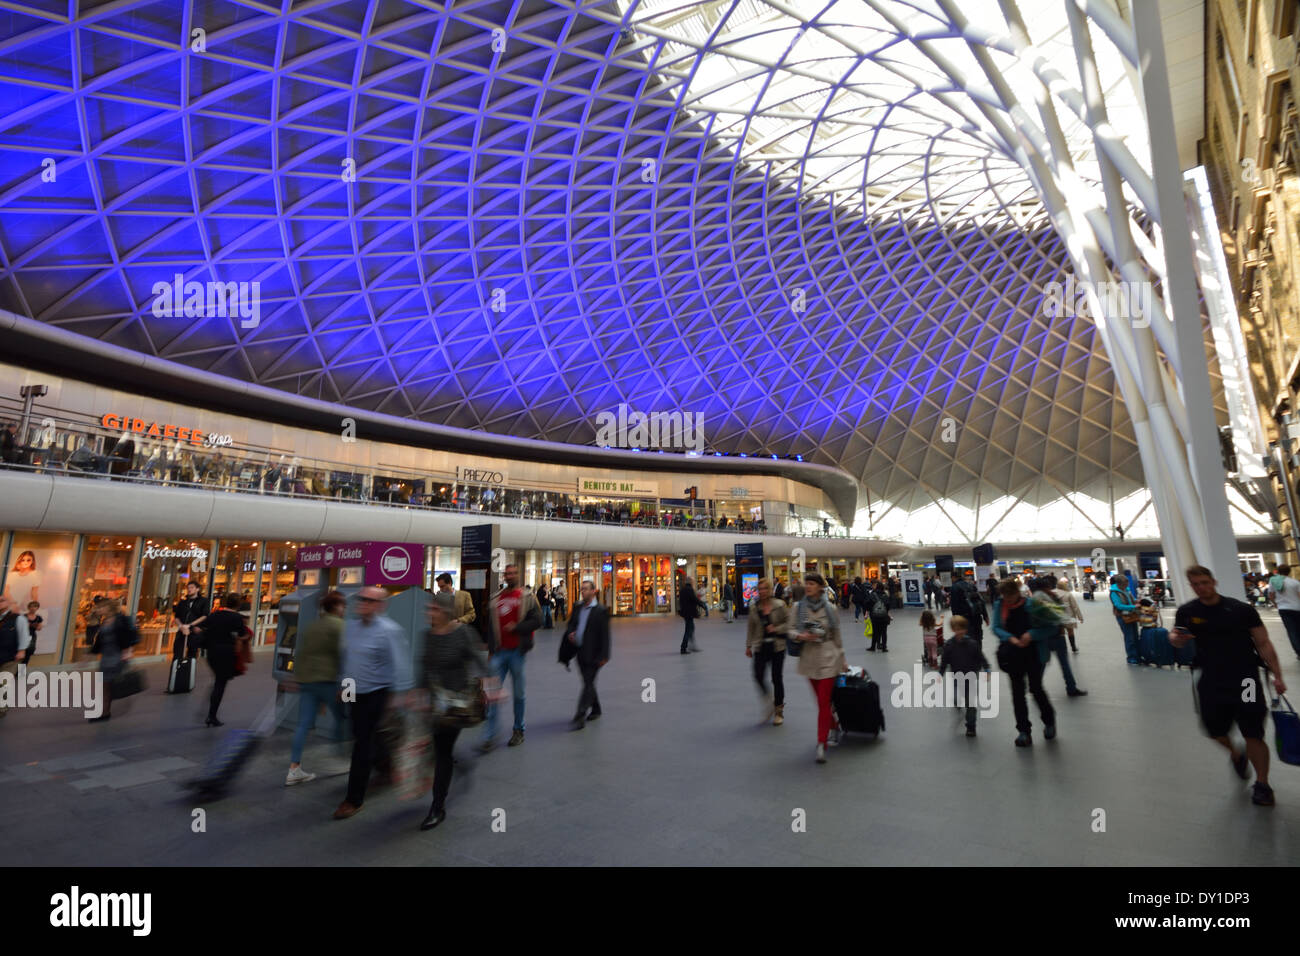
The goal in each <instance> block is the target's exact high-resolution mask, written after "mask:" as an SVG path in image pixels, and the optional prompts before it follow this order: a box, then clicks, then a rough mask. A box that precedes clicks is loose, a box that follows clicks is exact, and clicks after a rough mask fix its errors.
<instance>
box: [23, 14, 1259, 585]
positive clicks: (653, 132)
mask: <svg viewBox="0 0 1300 956" xmlns="http://www.w3.org/2000/svg"><path fill="white" fill-rule="evenodd" d="M1161 14H1164V15H1165V16H1166V17H1167V18H1170V17H1174V16H1179V15H1181V16H1192V17H1195V18H1199V17H1200V7H1199V4H1196V3H1188V2H1186V0H1178V2H1164V0H1162V2H1160V3H1156V2H1154V0H1153V2H1152V3H1150V4H1145V5H1139V6H1138V8H1137V9H1136V10H1135V11H1130V10H1128V9H1127V6H1125V7H1122V8H1121V7H1117V6H1116V5H1115V3H1114V0H1070V2H1067V0H1050V2H1048V0H1043V2H1035V3H1032V4H1029V3H1026V4H1022V5H1017V4H1015V3H1011V2H1005V3H997V2H995V0H979V2H967V0H962V2H957V0H839V2H835V0H819V2H806V3H805V2H802V0H801V2H800V3H799V4H791V3H781V2H777V0H710V2H674V0H639V2H633V0H599V2H558V0H557V2H543V0H520V2H477V3H475V2H469V3H456V4H455V5H453V6H451V7H449V8H444V7H441V6H433V5H419V4H408V3H406V2H404V0H373V2H358V0H343V2H329V0H317V2H309V3H297V4H290V5H286V6H285V7H284V8H283V9H282V8H280V7H267V6H264V5H260V4H257V3H251V2H250V3H244V4H235V3H229V4H226V3H208V2H201V0H163V2H154V3H151V2H144V0H140V2H132V0H121V2H117V3H112V4H107V5H103V6H97V7H96V6H90V5H89V4H81V5H77V4H75V3H74V5H73V6H72V8H71V10H69V8H68V7H66V6H57V7H56V6H51V5H42V4H40V3H38V2H36V0H31V2H21V0H15V2H11V3H8V4H5V5H4V7H3V9H0V94H3V95H4V97H5V101H6V104H7V109H6V112H5V114H4V115H3V116H0V306H3V307H4V308H7V309H9V310H10V311H12V312H13V313H15V314H17V315H18V316H19V317H20V318H19V319H17V320H15V324H14V325H13V327H12V328H13V329H14V330H15V331H21V330H22V329H23V328H27V329H29V330H30V328H31V327H32V326H34V325H44V326H56V327H58V328H60V329H62V330H67V331H72V332H76V333H78V334H80V335H82V336H85V337H86V340H87V346H86V347H87V350H88V351H93V343H94V341H95V340H102V341H105V342H109V343H112V344H115V345H119V346H125V347H127V348H131V349H134V350H136V351H139V352H142V353H145V354H147V355H150V356H155V357H159V358H164V359H168V360H170V361H173V362H179V363H183V364H185V365H188V366H191V367H194V368H198V369H201V370H203V371H205V372H208V373H210V374H212V375H213V376H214V380H219V379H220V378H222V377H224V378H229V379H235V380H240V381H252V382H255V383H258V384H261V385H266V386H270V387H273V388H278V389H282V390H284V391H287V392H291V393H294V394H296V395H302V396H310V397H313V398H320V399H322V400H326V401H333V402H340V403H344V404H347V405H351V406H353V407H356V408H362V409H370V410H375V411H379V412H386V413H390V414H394V415H399V416H404V417H410V418H417V419H421V420H426V421H432V422H437V423H439V424H445V425H453V426H460V427H466V428H473V429H481V430H486V431H495V432H500V433H506V434H512V435H517V436H522V437H537V438H546V439H551V440H558V441H570V442H576V443H589V442H591V441H592V439H593V436H594V431H595V424H594V422H595V415H596V414H597V413H598V412H600V411H604V410H608V409H611V408H613V407H615V406H617V405H618V404H621V403H626V404H628V405H630V406H632V407H635V408H640V409H643V410H646V411H650V410H655V409H687V410H697V411H701V412H703V413H704V414H705V416H706V418H705V421H706V432H707V435H708V444H709V447H710V449H712V450H722V451H727V452H732V453H737V452H742V451H745V452H748V453H749V454H763V455H766V454H773V455H786V454H795V453H799V454H802V455H803V456H804V457H805V458H809V459H811V460H815V461H822V462H826V463H833V464H838V465H840V466H842V467H844V468H845V469H846V470H848V471H849V472H851V473H852V474H853V475H855V476H856V477H858V478H859V479H860V480H861V482H862V483H863V485H864V486H865V488H866V490H867V492H868V494H869V495H870V496H871V497H872V499H873V500H874V501H876V502H882V501H883V502H886V503H888V506H890V507H898V508H902V509H903V510H911V509H913V508H915V507H918V506H922V505H928V504H930V503H937V504H938V506H939V507H941V508H942V507H945V505H947V504H949V503H951V504H953V505H955V506H960V507H961V508H963V509H973V510H974V511H975V513H976V514H977V515H978V513H979V510H980V508H981V506H982V504H983V505H986V506H987V505H990V504H992V503H993V502H997V501H1001V500H1005V499H1007V498H1008V497H1010V498H1012V499H1015V500H1022V501H1026V502H1033V503H1036V504H1046V503H1050V502H1053V501H1057V500H1060V499H1061V498H1062V497H1063V496H1067V495H1075V494H1083V495H1090V496H1091V497H1093V498H1095V499H1106V498H1107V497H1108V496H1111V497H1113V496H1116V495H1119V496H1122V495H1125V494H1129V493H1131V492H1133V491H1134V490H1136V489H1137V488H1140V487H1141V486H1142V485H1143V484H1147V483H1149V484H1150V486H1151V488H1152V490H1153V494H1154V495H1155V498H1156V508H1157V510H1158V512H1159V515H1160V520H1161V528H1162V531H1163V534H1164V537H1165V542H1166V552H1167V554H1168V555H1169V556H1170V558H1171V561H1172V562H1173V564H1174V567H1175V569H1177V568H1179V567H1181V566H1182V564H1184V563H1186V562H1187V561H1189V560H1191V559H1192V558H1197V559H1199V560H1202V561H1204V562H1205V563H1209V564H1211V566H1213V567H1216V568H1219V569H1220V570H1221V571H1222V572H1224V577H1225V585H1226V582H1228V581H1229V580H1230V579H1233V578H1235V575H1230V574H1227V573H1226V571H1227V570H1228V569H1230V568H1235V557H1234V556H1233V554H1232V553H1231V552H1232V546H1231V531H1230V529H1228V530H1227V531H1226V533H1225V528H1227V509H1226V504H1225V502H1224V499H1223V490H1222V483H1223V471H1222V468H1221V467H1219V465H1218V458H1217V456H1218V444H1217V436H1216V435H1215V434H1214V432H1213V429H1214V427H1215V424H1216V421H1217V420H1218V419H1219V418H1224V417H1225V414H1226V413H1225V410H1224V404H1225V403H1224V401H1223V396H1222V386H1221V383H1220V378H1219V376H1218V374H1217V368H1211V369H1209V370H1207V362H1206V355H1207V346H1206V342H1205V339H1204V337H1203V335H1202V334H1201V325H1200V313H1199V311H1198V310H1199V303H1198V302H1197V299H1196V290H1195V286H1194V285H1193V284H1192V283H1194V282H1195V281H1196V279H1195V272H1194V271H1193V270H1194V267H1193V265H1192V262H1191V258H1190V251H1189V249H1188V247H1187V240H1186V220H1185V216H1183V215H1182V213H1181V211H1177V214H1176V215H1174V216H1172V217H1169V216H1164V215H1162V210H1167V209H1171V208H1174V205H1177V204H1178V203H1180V202H1181V195H1182V193H1181V188H1182V186H1181V180H1182V177H1181V171H1180V169H1179V164H1178V161H1177V157H1176V156H1175V155H1174V154H1173V151H1174V149H1175V145H1176V142H1177V136H1178V135H1183V134H1182V133H1181V132H1179V133H1176V132H1175V131H1174V129H1173V128H1172V123H1171V121H1170V120H1169V115H1168V108H1167V107H1166V106H1165V105H1163V104H1161V102H1160V99H1161V97H1162V96H1163V97H1165V98H1167V97H1168V87H1167V82H1166V79H1165V65H1164V61H1163V44H1162V41H1161V37H1160V24H1159V22H1158V20H1157V17H1158V16H1159V15H1161ZM196 29H201V30H203V31H204V33H203V37H204V42H203V44H202V46H203V49H201V50H200V49H196V41H195V40H194V39H193V38H194V36H195V34H194V31H195V30H196ZM1148 116H1150V121H1148ZM1148 127H1150V128H1151V129H1153V130H1155V131H1156V135H1154V136H1152V137H1150V138H1148V136H1147V129H1148ZM1153 144H1154V147H1155V149H1154V151H1153V148H1152V146H1153ZM46 160H50V161H51V163H52V165H53V168H54V169H55V170H56V171H57V174H58V175H57V178H56V179H55V180H54V181H52V182H50V181H45V179H43V177H42V176H41V172H42V169H43V168H44V164H45V161H46ZM349 162H351V163H352V164H353V168H354V169H355V173H356V175H355V177H354V178H353V179H348V178H347V176H340V167H341V166H342V167H343V168H344V169H345V170H346V169H347V168H348V167H347V165H346V164H347V163H349ZM1170 190H1174V191H1175V192H1176V193H1177V196H1178V198H1177V199H1175V196H1174V192H1170ZM175 273H181V274H183V276H184V277H185V278H186V279H198V280H200V281H258V282H260V283H261V289H262V293H261V294H262V301H263V318H262V321H261V323H260V324H259V325H258V326H257V327H256V328H251V329H246V328H242V327H241V326H240V324H239V322H238V320H232V319H228V318H219V319H209V320H206V321H200V322H187V323H178V322H176V321H175V320H173V319H170V318H165V317H159V316H157V315H155V314H153V312H152V311H151V308H150V304H151V290H152V289H153V288H154V287H155V284H156V283H157V282H158V281H159V280H163V281H166V280H170V279H171V278H172V276H173V274H175ZM1067 274H1072V275H1073V276H1074V277H1075V278H1076V279H1077V280H1079V281H1087V282H1092V283H1097V282H1102V281H1107V280H1111V279H1122V280H1124V281H1138V282H1147V281H1149V280H1154V281H1155V283H1156V290H1157V293H1156V295H1155V297H1154V298H1153V300H1152V305H1153V308H1152V309H1151V310H1150V311H1151V315H1150V316H1149V317H1148V318H1149V319H1150V326H1149V327H1142V325H1143V323H1142V322H1138V323H1132V322H1125V321H1116V319H1115V317H1114V316H1113V315H1106V314H1105V306H1106V305H1107V303H1105V302H1101V301H1095V300H1094V301H1092V302H1091V305H1092V309H1093V312H1094V314H1100V315H1101V316H1102V317H1101V318H1100V319H1099V320H1097V321H1094V320H1092V319H1091V318H1088V317H1086V316H1055V317H1054V316H1051V315H1049V314H1047V312H1046V311H1045V307H1044V301H1045V289H1047V288H1048V287H1049V284H1050V283H1053V282H1060V281H1063V280H1064V278H1065V276H1066V275H1067ZM1169 275H1172V276H1176V277H1182V278H1181V279H1180V281H1177V282H1174V283H1166V282H1164V277H1165V276H1169ZM1161 289H1170V290H1173V291H1174V292H1176V293H1177V294H1175V295H1165V296H1162V295H1160V294H1159V290H1161ZM1189 296H1190V299H1189V298H1188V297H1189ZM1176 328H1177V329H1178V331H1179V334H1175V329H1176ZM1117 395H1122V396H1123V398H1124V403H1123V404H1121V403H1120V402H1118V401H1116V397H1117ZM1126 408H1127V410H1128V411H1127V414H1126V412H1125V409H1126ZM1207 429H1208V432H1207V431H1206V430H1207ZM949 438H951V440H948V439H949ZM1211 459H1212V460H1211ZM1178 505H1181V507H1179V506H1178ZM1226 586H1230V585H1226Z"/></svg>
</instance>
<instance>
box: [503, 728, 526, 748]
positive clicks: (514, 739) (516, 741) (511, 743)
mask: <svg viewBox="0 0 1300 956" xmlns="http://www.w3.org/2000/svg"><path fill="white" fill-rule="evenodd" d="M523 742H524V732H523V731H522V730H516V731H515V732H514V733H513V734H511V735H510V739H509V740H508V741H507V742H506V746H507V747H518V746H519V745H520V744H522V743H523Z"/></svg>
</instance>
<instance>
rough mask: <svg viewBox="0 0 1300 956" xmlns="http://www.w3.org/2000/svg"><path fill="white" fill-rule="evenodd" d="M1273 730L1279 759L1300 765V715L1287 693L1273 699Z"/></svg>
mask: <svg viewBox="0 0 1300 956" xmlns="http://www.w3.org/2000/svg"><path fill="white" fill-rule="evenodd" d="M1273 731H1274V740H1273V743H1274V745H1275V746H1276V747H1277V759H1278V760H1281V761H1282V762H1283V763H1289V764H1295V765H1297V766H1300V716H1297V714H1296V712H1295V708H1294V707H1292V706H1291V702H1290V701H1289V700H1287V699H1286V696H1285V695H1283V696H1282V697H1281V699H1280V700H1274V701H1273Z"/></svg>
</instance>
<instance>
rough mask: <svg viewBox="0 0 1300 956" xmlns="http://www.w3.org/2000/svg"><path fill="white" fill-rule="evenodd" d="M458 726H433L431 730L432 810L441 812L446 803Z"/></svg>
mask: <svg viewBox="0 0 1300 956" xmlns="http://www.w3.org/2000/svg"><path fill="white" fill-rule="evenodd" d="M459 736H460V728H459V727H435V728H434V730H433V812H434V813H441V812H442V810H443V809H444V808H445V807H446V805H447V791H448V790H449V789H450V788H451V775H452V771H453V769H454V767H455V761H454V760H453V759H452V751H453V750H455V749H456V738H457V737H459Z"/></svg>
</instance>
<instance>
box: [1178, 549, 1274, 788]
mask: <svg viewBox="0 0 1300 956" xmlns="http://www.w3.org/2000/svg"><path fill="white" fill-rule="evenodd" d="M1187 583H1188V584H1189V585H1191V588H1192V590H1193V591H1194V592H1196V600H1194V601H1188V602H1187V603H1186V604H1184V605H1183V606H1182V607H1180V608H1179V609H1178V611H1177V613H1176V614H1175V615H1174V627H1173V630H1171V631H1170V632H1169V643H1171V644H1173V645H1174V646H1175V647H1182V646H1184V645H1185V644H1186V643H1187V642H1188V641H1189V640H1191V639H1192V638H1195V639H1196V658H1197V666H1199V667H1200V668H1201V679H1200V680H1199V681H1198V682H1197V685H1196V693H1197V698H1198V699H1199V701H1200V706H1201V722H1202V723H1203V724H1204V725H1205V732H1206V733H1207V734H1209V735H1210V736H1211V737H1213V738H1214V739H1215V740H1216V741H1217V742H1218V743H1220V744H1222V745H1223V746H1224V747H1226V748H1227V749H1228V753H1229V754H1231V759H1232V768H1233V769H1234V770H1235V771H1236V772H1237V776H1239V777H1241V779H1242V780H1246V779H1248V778H1249V776H1250V771H1249V769H1248V767H1247V763H1248V762H1249V764H1250V765H1253V766H1254V768H1255V786H1254V792H1253V793H1252V794H1251V798H1250V799H1251V802H1252V803H1254V804H1257V805H1259V806H1261V807H1271V806H1272V805H1273V790H1272V788H1271V787H1270V786H1269V785H1268V746H1267V745H1266V744H1265V743H1264V718H1265V716H1266V715H1267V714H1268V706H1267V705H1266V704H1265V703H1264V699H1263V695H1264V688H1262V687H1261V686H1260V683H1259V668H1260V661H1261V659H1262V661H1263V663H1264V665H1265V666H1267V667H1268V669H1269V671H1270V672H1271V673H1272V675H1273V687H1274V690H1275V691H1276V692H1277V693H1278V694H1285V693H1286V684H1285V683H1284V682H1283V681H1282V667H1281V665H1280V664H1278V660H1277V651H1275V650H1274V649H1273V644H1272V642H1271V641H1269V639H1268V632H1267V631H1266V630H1265V629H1264V622H1263V621H1261V620H1260V619H1259V612H1258V611H1256V610H1255V609H1254V608H1253V607H1251V606H1250V605H1249V604H1247V603H1245V602H1244V601H1238V600H1237V599H1236V598H1230V597H1224V596H1223V595H1221V594H1220V593H1219V592H1218V589H1217V587H1216V585H1217V584H1218V582H1217V581H1215V580H1214V575H1213V574H1212V573H1211V572H1210V570H1209V568H1204V567H1201V566H1200V565H1192V566H1191V567H1189V568H1188V569H1187ZM1234 721H1235V722H1236V724H1237V726H1238V728H1240V730H1241V735H1242V736H1243V737H1245V738H1246V751H1245V753H1241V754H1239V753H1237V750H1236V748H1235V747H1233V746H1232V741H1231V740H1229V739H1228V733H1229V731H1230V730H1231V729H1232V724H1233V722H1234Z"/></svg>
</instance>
